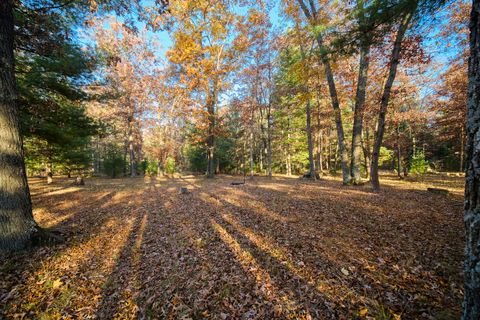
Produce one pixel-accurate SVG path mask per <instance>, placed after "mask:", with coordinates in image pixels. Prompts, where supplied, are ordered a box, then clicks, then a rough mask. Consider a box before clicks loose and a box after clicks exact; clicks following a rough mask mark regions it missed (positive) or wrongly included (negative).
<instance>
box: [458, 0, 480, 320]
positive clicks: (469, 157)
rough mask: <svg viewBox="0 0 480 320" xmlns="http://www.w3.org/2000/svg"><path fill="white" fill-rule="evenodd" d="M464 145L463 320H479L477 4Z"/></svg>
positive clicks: (479, 4)
mask: <svg viewBox="0 0 480 320" xmlns="http://www.w3.org/2000/svg"><path fill="white" fill-rule="evenodd" d="M466 131H467V132H466V133H467V144H466V147H465V154H466V162H465V173H466V182H465V216H464V221H465V227H466V240H467V243H466V249H465V297H464V300H463V315H462V319H464V320H474V319H475V320H477V319H480V0H473V5H472V13H471V15H470V59H469V64H468V100H467V124H466Z"/></svg>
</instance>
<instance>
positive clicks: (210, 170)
mask: <svg viewBox="0 0 480 320" xmlns="http://www.w3.org/2000/svg"><path fill="white" fill-rule="evenodd" d="M212 91H213V92H211V93H209V97H208V98H207V114H208V137H207V161H208V163H207V178H213V177H214V176H215V163H214V155H215V153H214V148H215V103H216V102H215V99H216V84H214V88H213V90H212Z"/></svg>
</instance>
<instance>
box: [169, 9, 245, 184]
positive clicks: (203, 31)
mask: <svg viewBox="0 0 480 320" xmlns="http://www.w3.org/2000/svg"><path fill="white" fill-rule="evenodd" d="M235 5H236V1H224V0H216V1H213V2H212V1H203V0H201V1H195V2H188V1H187V2H185V1H172V2H171V3H170V6H169V14H168V16H166V20H167V23H168V27H169V29H171V30H173V32H172V38H173V47H172V49H171V50H169V51H168V52H167V57H168V58H169V60H170V62H171V63H172V64H173V65H174V66H175V67H176V70H177V75H178V79H179V87H180V88H182V89H185V90H186V91H188V92H189V95H190V96H191V97H192V100H193V101H192V102H193V103H194V104H196V105H201V106H202V108H203V110H198V111H197V115H198V119H197V120H198V121H197V124H198V127H199V128H201V129H202V131H204V141H205V147H206V150H207V157H208V162H207V170H206V173H207V177H209V178H212V177H213V176H214V173H215V167H214V160H215V152H214V149H215V138H216V136H217V130H218V129H217V116H216V113H217V109H218V101H219V96H220V94H221V93H222V91H223V90H224V89H225V88H226V87H227V85H228V77H229V76H230V75H231V73H232V72H233V71H234V70H236V69H238V63H239V62H240V60H241V58H242V53H243V52H244V51H245V50H246V47H247V43H246V40H247V37H246V34H247V33H248V30H245V25H244V23H243V19H242V17H241V16H240V15H238V14H236V13H235V10H234V8H235Z"/></svg>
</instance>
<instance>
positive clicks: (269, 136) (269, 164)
mask: <svg viewBox="0 0 480 320" xmlns="http://www.w3.org/2000/svg"><path fill="white" fill-rule="evenodd" d="M271 121H272V119H271V106H270V104H269V105H268V110H267V176H268V178H272V132H271V131H272V124H271Z"/></svg>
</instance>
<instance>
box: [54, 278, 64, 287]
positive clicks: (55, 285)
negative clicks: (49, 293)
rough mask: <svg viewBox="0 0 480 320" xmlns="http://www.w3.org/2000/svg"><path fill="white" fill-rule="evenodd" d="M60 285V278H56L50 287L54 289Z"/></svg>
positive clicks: (61, 283)
mask: <svg viewBox="0 0 480 320" xmlns="http://www.w3.org/2000/svg"><path fill="white" fill-rule="evenodd" d="M62 285H63V282H62V280H60V279H57V280H55V281H53V284H52V288H53V289H55V290H56V289H58V288H60V287H61V286H62Z"/></svg>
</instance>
